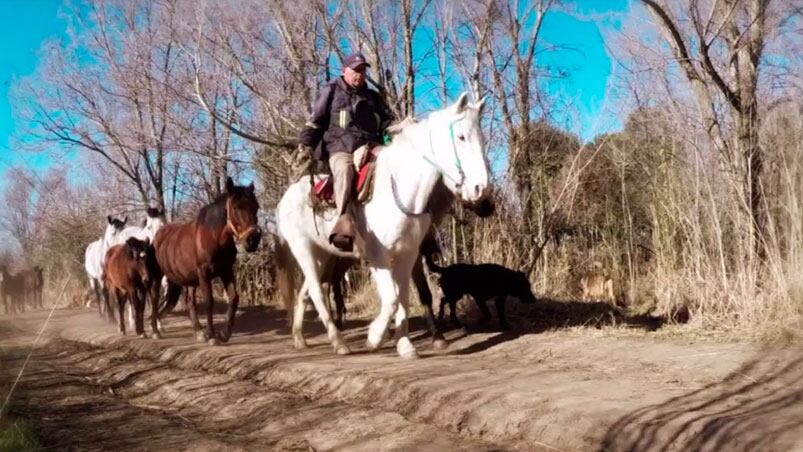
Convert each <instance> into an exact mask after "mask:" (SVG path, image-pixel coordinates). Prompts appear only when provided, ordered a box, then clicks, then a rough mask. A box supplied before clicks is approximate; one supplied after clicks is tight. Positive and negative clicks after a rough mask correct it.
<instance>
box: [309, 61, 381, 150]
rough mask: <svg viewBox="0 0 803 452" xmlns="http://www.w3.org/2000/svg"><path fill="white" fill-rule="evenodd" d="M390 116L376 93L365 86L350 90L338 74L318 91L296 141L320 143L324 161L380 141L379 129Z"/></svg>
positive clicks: (315, 144) (311, 143) (311, 144)
mask: <svg viewBox="0 0 803 452" xmlns="http://www.w3.org/2000/svg"><path fill="white" fill-rule="evenodd" d="M393 119H394V118H393V113H392V112H391V111H390V108H388V106H387V104H386V103H385V101H384V100H383V99H382V96H380V95H379V93H377V92H376V91H373V90H371V89H368V87H367V86H365V85H363V87H362V88H359V89H353V88H351V87H350V86H348V84H347V83H346V81H345V80H343V77H338V78H336V79H334V80H332V81H330V82H329V83H327V84H326V85H324V87H323V88H322V89H321V91H320V92H319V93H318V98H317V99H316V100H315V104H314V105H313V107H312V115H311V116H310V119H309V120H308V121H307V123H306V124H305V125H304V129H303V130H302V131H301V134H300V136H299V141H300V142H301V144H303V145H305V146H309V147H310V148H313V149H315V148H316V147H317V146H318V144H319V143H320V144H321V150H320V155H318V158H320V159H324V160H325V159H327V158H328V156H329V154H332V153H335V152H348V153H352V152H354V150H355V149H357V148H358V147H360V146H362V145H363V144H365V143H368V142H374V143H381V142H382V131H383V130H384V129H385V127H387V125H388V124H389V123H390V121H391V120H393Z"/></svg>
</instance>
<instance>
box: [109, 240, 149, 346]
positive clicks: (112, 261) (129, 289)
mask: <svg viewBox="0 0 803 452" xmlns="http://www.w3.org/2000/svg"><path fill="white" fill-rule="evenodd" d="M158 274H159V269H158V267H157V265H156V258H155V256H154V254H153V247H151V243H150V241H149V240H148V239H145V241H142V240H139V239H137V238H135V237H132V238H130V239H128V240H126V242H125V243H124V244H122V245H114V246H113V247H111V248H109V250H108V251H107V252H106V259H105V260H104V263H103V285H104V292H105V293H104V295H107V296H108V294H109V293H112V294H114V297H115V298H116V299H117V315H118V318H119V324H118V327H119V329H120V332H121V333H123V334H125V321H124V320H123V319H124V317H125V314H124V313H125V304H126V302H127V301H130V302H131V304H132V305H134V312H135V319H136V321H135V330H136V334H137V336H139V337H143V338H144V337H145V325H144V323H145V322H144V321H145V297H146V295H147V294H148V291H149V290H150V288H151V286H156V287H157V288H158V287H159V281H160V280H161V278H154V275H158ZM151 305H152V306H153V308H152V311H151V332H152V333H153V337H154V338H155V339H158V338H159V337H160V336H159V329H158V328H157V325H156V319H157V317H158V309H157V308H156V306H158V300H156V301H153V300H152V303H151Z"/></svg>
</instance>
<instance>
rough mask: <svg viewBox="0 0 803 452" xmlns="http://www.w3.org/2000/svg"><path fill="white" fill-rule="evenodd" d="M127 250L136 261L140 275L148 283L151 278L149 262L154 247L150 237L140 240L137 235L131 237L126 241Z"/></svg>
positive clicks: (132, 259)
mask: <svg viewBox="0 0 803 452" xmlns="http://www.w3.org/2000/svg"><path fill="white" fill-rule="evenodd" d="M125 247H126V252H127V253H128V259H129V260H131V262H133V263H134V270H135V271H136V272H137V273H138V274H139V277H140V278H141V279H142V281H143V282H144V283H146V284H147V283H148V281H150V279H151V267H150V265H149V263H150V262H151V261H152V260H153V259H151V254H152V253H153V248H152V247H151V241H150V239H147V238H146V239H145V240H139V239H138V238H136V237H131V238H129V239H128V240H126V242H125Z"/></svg>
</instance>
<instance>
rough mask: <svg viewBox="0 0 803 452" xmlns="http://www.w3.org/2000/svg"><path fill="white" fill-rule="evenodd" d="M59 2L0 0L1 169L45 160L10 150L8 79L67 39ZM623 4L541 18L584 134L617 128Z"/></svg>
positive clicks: (559, 84)
mask: <svg viewBox="0 0 803 452" xmlns="http://www.w3.org/2000/svg"><path fill="white" fill-rule="evenodd" d="M63 3H64V0H0V49H2V51H0V173H2V172H4V171H5V169H6V168H7V167H8V166H9V165H11V164H19V163H24V164H26V165H28V166H31V167H33V168H34V169H36V170H39V171H41V170H43V169H44V168H46V167H47V166H48V164H49V163H50V161H49V159H48V158H47V157H46V156H44V155H38V154H31V153H24V152H19V151H14V150H12V149H11V146H12V142H13V140H12V139H11V137H12V136H14V135H15V134H20V133H22V130H21V127H22V125H21V124H15V121H14V115H13V111H12V108H13V107H12V105H11V103H10V99H9V88H10V87H11V85H12V84H13V80H15V79H18V78H20V77H24V76H26V75H29V74H31V73H33V72H34V70H35V69H36V66H37V64H38V60H39V49H40V47H41V45H42V43H43V42H44V41H45V40H46V39H61V38H66V27H67V22H66V20H65V19H64V18H59V17H58V12H59V8H60V7H61V6H62V4H63ZM627 6H628V0H576V1H575V2H574V3H573V4H572V5H571V6H570V8H571V13H568V14H567V13H563V12H557V13H552V14H551V15H549V16H548V17H547V19H546V20H545V22H544V28H543V39H544V40H545V42H548V43H550V44H555V45H561V46H565V47H567V49H566V50H560V51H556V52H552V53H549V54H547V55H545V56H544V57H543V59H542V62H546V63H549V64H555V65H560V66H563V67H567V68H568V69H570V76H569V77H568V78H565V79H560V80H554V81H552V82H549V83H547V85H546V86H547V90H548V91H549V92H550V93H552V94H553V96H557V97H558V98H560V99H561V100H562V101H564V102H565V103H566V104H568V105H570V106H571V110H573V112H576V113H578V114H579V116H573V117H572V118H571V119H568V118H563V119H560V123H561V124H560V125H562V126H564V127H567V128H568V129H569V130H570V131H572V132H574V133H579V134H580V136H581V137H582V138H584V139H590V138H593V136H594V135H595V134H596V133H600V132H604V131H610V130H615V129H617V128H618V127H619V122H618V119H617V118H615V117H613V116H611V115H608V114H606V112H605V111H604V110H603V105H602V99H603V98H604V97H605V93H606V83H607V79H608V76H609V75H610V71H611V61H610V58H609V57H608V55H607V52H606V50H605V47H604V43H603V41H602V35H601V33H600V27H608V26H611V24H610V22H609V21H602V20H600V16H599V15H600V14H605V13H609V12H614V13H616V12H623V11H624V10H626V8H627ZM599 118H602V120H599ZM2 185H3V182H2V181H0V187H2Z"/></svg>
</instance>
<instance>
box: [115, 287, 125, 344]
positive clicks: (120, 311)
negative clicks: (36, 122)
mask: <svg viewBox="0 0 803 452" xmlns="http://www.w3.org/2000/svg"><path fill="white" fill-rule="evenodd" d="M114 296H115V298H117V317H118V318H119V323H118V328H119V330H120V333H122V334H123V336H125V301H126V297H127V295H123V294H122V293H120V291H119V290H115V291H114Z"/></svg>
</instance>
